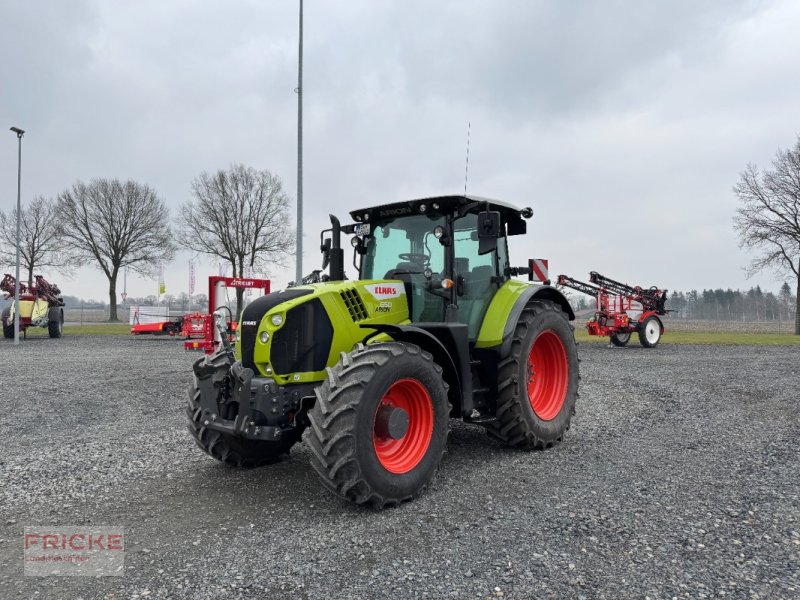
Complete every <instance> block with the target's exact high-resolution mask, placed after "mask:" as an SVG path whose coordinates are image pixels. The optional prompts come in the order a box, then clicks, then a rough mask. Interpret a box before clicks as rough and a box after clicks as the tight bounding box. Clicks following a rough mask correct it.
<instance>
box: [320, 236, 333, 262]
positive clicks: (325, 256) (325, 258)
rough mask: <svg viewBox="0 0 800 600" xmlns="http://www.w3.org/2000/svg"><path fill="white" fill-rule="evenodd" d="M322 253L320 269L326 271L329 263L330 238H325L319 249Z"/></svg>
mask: <svg viewBox="0 0 800 600" xmlns="http://www.w3.org/2000/svg"><path fill="white" fill-rule="evenodd" d="M319 249H320V251H321V252H322V268H323V269H326V268H327V267H328V263H329V262H330V261H331V238H327V239H326V240H325V241H323V242H322V244H321V245H320V247H319Z"/></svg>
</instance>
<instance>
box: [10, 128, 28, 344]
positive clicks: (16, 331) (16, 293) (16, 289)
mask: <svg viewBox="0 0 800 600" xmlns="http://www.w3.org/2000/svg"><path fill="white" fill-rule="evenodd" d="M11 131H13V132H14V133H16V134H17V141H18V150H17V281H16V282H15V283H14V345H17V344H19V237H20V221H21V219H22V207H21V206H20V198H21V194H22V136H23V135H25V131H24V130H22V129H20V128H19V127H12V128H11Z"/></svg>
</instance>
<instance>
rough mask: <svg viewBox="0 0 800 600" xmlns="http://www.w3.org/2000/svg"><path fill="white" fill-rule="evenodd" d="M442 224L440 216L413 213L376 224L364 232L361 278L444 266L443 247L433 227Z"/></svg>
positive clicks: (435, 268)
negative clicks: (434, 233) (365, 236)
mask: <svg viewBox="0 0 800 600" xmlns="http://www.w3.org/2000/svg"><path fill="white" fill-rule="evenodd" d="M437 225H444V218H443V217H439V216H432V217H429V216H427V215H415V216H413V217H402V218H399V219H395V220H394V221H387V222H384V223H381V224H379V225H375V226H374V228H373V230H372V235H370V236H367V238H366V246H367V253H366V255H365V256H364V268H363V270H362V275H361V276H362V279H385V278H386V277H387V274H389V272H390V271H397V270H403V271H407V272H410V273H420V274H421V273H423V272H424V271H425V268H426V267H427V268H430V270H431V271H432V272H433V273H440V272H441V271H442V270H444V248H443V247H442V245H441V244H440V243H439V240H437V239H436V238H435V237H434V236H433V228H434V227H436V226H437Z"/></svg>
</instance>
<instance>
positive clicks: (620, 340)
mask: <svg viewBox="0 0 800 600" xmlns="http://www.w3.org/2000/svg"><path fill="white" fill-rule="evenodd" d="M629 341H631V334H630V332H628V333H612V334H611V343H612V344H614V345H615V346H617V347H618V348H624V347H625V346H627V345H628V342H629Z"/></svg>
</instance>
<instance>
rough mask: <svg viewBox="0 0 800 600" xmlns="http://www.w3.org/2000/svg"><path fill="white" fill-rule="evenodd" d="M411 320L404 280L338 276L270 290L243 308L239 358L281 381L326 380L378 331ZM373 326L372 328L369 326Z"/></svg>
mask: <svg viewBox="0 0 800 600" xmlns="http://www.w3.org/2000/svg"><path fill="white" fill-rule="evenodd" d="M408 322H409V315H408V300H407V298H406V290H405V286H404V284H403V282H402V281H398V280H374V281H337V282H325V283H317V284H312V285H303V286H298V287H294V288H290V289H287V290H283V291H280V292H274V293H271V294H267V295H266V296H263V297H261V298H258V299H256V300H254V301H253V302H251V303H250V304H248V305H247V307H245V309H244V310H243V311H242V316H241V321H240V324H239V333H238V336H237V338H238V339H237V341H236V358H237V359H238V360H241V361H242V365H243V366H245V367H247V368H249V369H252V370H253V372H254V373H255V374H256V376H260V377H271V378H273V379H275V381H276V382H277V383H279V384H287V383H300V382H312V381H321V380H322V379H324V378H325V369H326V367H330V366H333V365H334V364H336V362H337V361H338V360H339V354H340V353H341V352H349V351H351V350H352V349H353V347H354V346H355V345H356V344H357V343H358V342H360V341H362V340H363V339H364V337H366V336H367V335H369V334H370V333H373V332H374V330H372V329H370V328H369V327H368V325H370V324H394V325H396V324H402V323H408ZM365 326H367V327H365Z"/></svg>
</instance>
